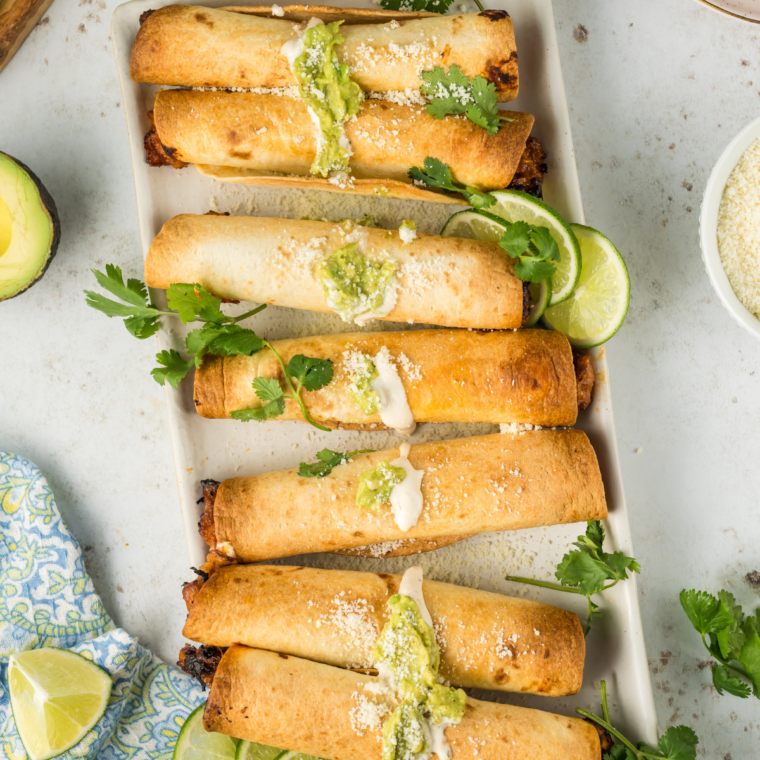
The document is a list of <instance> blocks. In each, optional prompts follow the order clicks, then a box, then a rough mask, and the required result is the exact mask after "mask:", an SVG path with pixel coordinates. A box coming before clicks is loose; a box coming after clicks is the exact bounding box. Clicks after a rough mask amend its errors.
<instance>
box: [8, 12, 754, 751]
mask: <svg viewBox="0 0 760 760" xmlns="http://www.w3.org/2000/svg"><path fill="white" fill-rule="evenodd" d="M468 1H469V0H468ZM116 5H117V2H116V0H113V1H109V2H105V1H104V0H57V2H55V3H54V4H53V5H52V7H51V9H50V11H49V12H48V14H47V15H46V16H45V17H44V18H43V19H42V21H41V22H40V24H39V25H38V27H37V28H36V29H35V30H34V31H33V32H32V35H31V37H30V38H29V40H28V41H27V42H26V44H25V45H24V46H23V48H22V49H21V51H20V52H19V53H18V54H17V55H16V57H15V58H14V60H13V61H11V63H10V64H9V65H8V67H7V68H6V69H5V71H4V72H3V73H2V74H1V75H0V149H2V150H4V151H7V152H8V153H11V154H12V155H15V156H17V157H18V158H20V159H21V160H23V161H24V162H26V163H28V164H29V165H30V166H31V167H32V168H33V169H34V170H35V171H36V172H37V173H38V174H39V175H40V177H41V178H42V179H43V181H44V182H45V183H46V184H47V186H48V188H49V190H50V191H51V193H52V194H53V196H54V197H55V199H56V202H57V204H58V208H59V210H60V215H61V221H62V225H63V242H62V244H61V248H60V251H59V253H58V257H57V259H56V260H55V262H54V263H53V265H52V267H51V269H50V271H49V272H48V274H47V275H46V276H45V278H44V279H43V280H42V281H41V282H40V283H39V284H37V285H36V286H35V287H34V288H32V290H30V291H29V292H28V293H26V294H25V295H23V296H22V297H20V298H17V299H14V300H12V301H9V302H7V303H3V304H1V305H0V327H1V328H2V336H3V342H2V354H1V355H0V449H5V450H11V451H15V452H17V453H19V454H23V455H24V456H27V457H29V458H30V459H32V460H33V461H35V462H36V463H37V464H38V465H39V466H40V467H41V468H42V470H43V471H44V472H45V474H46V475H47V477H48V479H49V481H50V484H51V486H52V488H53V490H54V492H55V494H56V497H57V499H58V504H59V506H60V508H61V511H62V512H63V514H64V517H65V519H66V521H67V522H68V524H69V526H70V527H71V529H72V530H73V531H74V533H75V534H76V535H77V536H78V538H79V540H80V541H81V543H82V545H83V547H84V551H85V557H86V558H87V565H88V569H89V571H90V573H91V574H92V576H93V578H94V581H95V585H96V587H97V590H98V592H99V593H100V594H101V596H102V597H103V601H104V603H105V605H106V607H107V609H108V610H109V611H110V612H111V614H112V615H113V616H114V617H115V619H116V621H117V623H118V624H119V625H121V626H123V627H125V628H127V629H128V630H129V631H130V632H132V633H133V634H136V635H138V636H139V637H140V639H141V641H142V642H143V643H144V644H146V645H147V646H149V647H151V648H152V649H154V650H156V651H157V652H158V653H159V654H160V655H161V656H163V657H164V658H166V659H167V660H170V661H172V660H173V659H174V658H175V656H176V652H177V650H178V648H179V646H180V645H181V641H182V640H181V637H180V629H181V625H182V621H183V619H184V615H183V605H182V602H181V599H180V595H179V591H180V585H181V583H182V582H183V581H184V580H186V579H187V577H188V568H187V565H188V562H187V557H186V552H185V544H184V539H183V535H182V530H181V526H180V515H179V509H178V504H177V494H176V488H175V483H174V477H173V470H172V461H171V451H170V447H169V437H168V433H167V427H166V414H165V410H164V399H163V391H162V390H161V388H159V387H158V386H157V385H156V384H155V383H154V382H153V380H152V379H151V378H150V375H149V374H148V373H149V369H150V367H151V366H152V355H153V354H154V353H155V348H154V345H153V343H152V342H151V341H147V342H146V343H139V342H137V341H135V340H134V339H133V338H131V337H130V336H129V335H128V334H127V332H126V331H125V330H123V329H122V328H119V327H118V326H117V324H116V323H115V322H109V321H108V320H106V319H104V318H101V317H96V316H94V315H93V314H92V313H91V312H90V310H89V309H88V308H87V307H86V306H85V304H84V299H83V297H82V290H83V288H85V287H90V286H91V284H92V281H91V275H90V274H89V269H90V268H91V267H93V266H102V265H103V264H104V263H106V262H109V261H119V262H120V263H121V264H122V266H124V267H125V268H126V269H128V270H129V271H130V272H132V273H137V272H139V271H140V266H141V261H142V253H141V251H140V245H139V239H138V228H137V214H136V209H135V201H134V187H133V183H132V172H131V167H130V160H129V153H128V149H127V141H126V128H125V122H124V115H123V113H122V107H121V95H120V92H119V87H118V83H117V80H116V70H115V66H114V61H113V53H112V50H111V42H110V36H109V25H110V17H111V13H112V11H113V9H114V7H115V6H116ZM554 8H555V15H556V23H557V32H558V35H559V41H560V50H561V55H562V63H563V69H564V78H565V87H566V89H567V97H568V102H569V105H570V113H571V120H572V127H573V137H574V140H575V148H576V156H577V163H578V170H579V173H580V179H581V188H582V192H583V201H584V207H585V210H586V218H587V220H588V223H589V224H591V225H593V226H595V227H599V228H601V229H603V230H604V231H605V232H606V233H607V234H608V235H609V236H610V237H611V238H612V239H613V240H614V241H615V242H616V244H617V245H618V247H619V248H620V250H621V252H622V253H623V256H624V257H625V259H626V261H627V263H628V267H629V270H630V273H631V279H632V305H631V311H630V314H629V317H628V321H627V323H626V325H625V327H624V329H623V330H622V331H621V332H620V333H619V335H618V336H617V337H616V338H615V339H614V341H612V342H611V343H610V344H609V346H608V348H607V350H608V358H609V361H610V365H611V374H612V386H613V397H614V405H615V411H616V413H617V420H616V424H617V431H618V439H619V445H620V452H621V459H622V466H623V474H624V479H625V487H626V493H627V498H628V506H629V511H630V515H631V523H632V524H631V528H632V532H633V540H634V546H635V550H636V556H637V558H638V559H639V560H640V561H641V564H642V566H643V568H644V572H643V574H642V576H641V579H640V582H639V589H640V594H641V609H642V614H643V617H644V630H645V632H646V644H647V649H648V653H649V657H650V668H651V673H652V680H653V685H654V690H655V700H656V704H657V711H658V717H659V720H660V724H661V725H662V726H663V727H665V726H668V725H671V724H673V723H680V722H683V723H687V724H689V725H691V726H693V727H694V728H695V730H696V731H697V733H698V734H699V736H700V738H701V744H700V749H699V754H700V756H704V757H708V758H720V759H721V760H729V759H730V758H732V759H733V760H740V759H741V760H747V759H749V758H751V757H756V756H757V755H758V746H760V702H758V701H757V700H755V699H751V700H745V701H742V700H739V699H737V698H734V697H729V696H724V697H718V695H717V693H716V692H715V690H714V689H713V687H712V685H711V679H710V673H709V669H707V668H705V667H704V661H705V655H706V652H704V650H703V649H701V645H700V644H699V640H698V637H697V636H696V634H695V633H694V632H693V631H692V630H691V627H690V624H689V623H688V621H687V619H686V617H685V616H684V615H683V613H682V612H681V610H680V606H679V605H678V592H679V591H680V590H681V588H683V587H684V586H687V587H693V586H697V587H701V588H704V589H706V590H711V591H717V590H718V589H719V588H721V587H725V588H727V589H729V590H731V591H732V592H733V593H734V594H735V595H736V596H737V598H738V600H739V601H740V603H743V604H744V605H745V607H751V608H753V609H754V608H755V607H757V606H760V574H759V573H758V571H760V550H759V549H758V546H760V521H759V520H758V509H759V508H760V497H759V496H758V494H760V466H759V460H758V451H760V403H759V402H760V343H758V342H757V341H755V340H754V339H753V338H752V337H751V336H749V335H747V334H746V333H745V332H744V331H743V330H742V329H741V328H740V327H738V326H737V325H736V324H735V323H734V322H733V321H732V320H731V318H730V317H729V316H728V314H727V312H726V311H725V310H724V309H723V307H722V306H721V305H720V303H719V302H718V300H717V298H716V297H715V296H714V294H713V292H712V289H711V287H710V284H709V282H708V279H707V275H706V274H705V270H704V267H703V265H702V260H701V256H700V251H699V241H698V230H697V219H698V215H699V205H700V201H701V197H702V192H703V188H704V185H705V182H706V180H707V177H708V175H709V172H710V169H711V168H712V165H713V163H714V161H715V160H716V158H717V157H718V155H719V154H720V153H721V151H722V150H723V147H724V146H725V145H726V143H727V142H728V141H729V140H730V139H731V137H732V136H733V135H734V134H735V133H736V132H738V131H739V129H741V128H742V127H743V126H744V125H745V124H747V123H748V122H749V121H750V120H752V119H754V118H756V117H757V115H758V113H759V112H760V27H757V26H753V25H750V24H746V25H745V24H742V23H740V22H737V21H735V20H732V19H730V18H728V17H725V16H721V15H718V14H716V13H714V12H712V11H710V10H709V9H707V8H705V7H704V6H701V5H699V4H698V3H696V2H693V0H635V2H621V1H620V0H616V1H615V0H554Z"/></svg>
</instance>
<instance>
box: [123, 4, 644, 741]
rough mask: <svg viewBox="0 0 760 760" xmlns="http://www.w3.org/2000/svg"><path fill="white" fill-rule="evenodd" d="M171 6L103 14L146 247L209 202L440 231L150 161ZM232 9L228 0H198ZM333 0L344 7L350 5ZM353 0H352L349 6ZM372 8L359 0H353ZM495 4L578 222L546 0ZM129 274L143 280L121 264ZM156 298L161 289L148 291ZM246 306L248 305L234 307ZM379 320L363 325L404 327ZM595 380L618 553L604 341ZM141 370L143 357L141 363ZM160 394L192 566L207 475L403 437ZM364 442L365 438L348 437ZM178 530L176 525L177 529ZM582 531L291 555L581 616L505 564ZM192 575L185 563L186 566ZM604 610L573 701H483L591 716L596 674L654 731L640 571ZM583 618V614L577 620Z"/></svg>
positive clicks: (341, 202) (461, 431) (621, 503)
mask: <svg viewBox="0 0 760 760" xmlns="http://www.w3.org/2000/svg"><path fill="white" fill-rule="evenodd" d="M165 4H167V3H164V2H159V3H156V0H133V1H132V2H129V3H126V4H125V5H122V6H120V7H119V8H117V10H116V12H115V13H114V17H113V23H112V34H113V43H114V49H115V53H116V62H117V66H118V70H119V78H120V80H121V87H122V93H123V99H124V106H125V112H126V116H127V127H128V130H129V141H130V147H131V150H132V161H133V165H134V176H135V187H136V192H137V209H138V214H139V219H140V234H141V239H142V244H143V249H144V251H145V252H147V250H148V247H149V245H150V242H151V240H152V239H153V237H154V236H155V235H156V234H157V233H158V231H159V229H160V228H161V225H162V224H163V223H164V222H165V221H167V220H168V219H169V218H170V217H172V216H174V215H175V214H179V213H183V212H192V213H205V212H206V211H208V210H209V208H210V207H214V206H216V207H218V208H219V209H220V210H223V211H231V212H232V213H238V214H241V213H255V214H258V215H268V216H282V217H292V218H299V217H302V216H311V217H328V218H346V217H353V218H359V217H361V216H362V214H364V213H371V214H374V215H375V216H377V218H378V219H379V221H380V222H381V223H382V224H383V226H387V227H391V226H395V227H398V225H399V224H400V223H401V221H402V220H403V219H415V220H416V221H417V223H418V225H419V227H420V230H421V231H423V232H439V231H440V229H441V227H442V226H443V223H444V222H445V220H446V219H447V218H448V216H449V214H451V213H454V212H455V211H458V210H460V209H461V207H457V206H449V205H448V204H445V205H444V204H425V203H420V202H401V201H395V200H388V199H382V198H365V197H360V196H356V197H349V196H346V195H343V194H335V193H320V192H315V191H304V190H279V189H267V188H251V187H245V186H242V187H241V186H233V185H229V184H228V185H224V184H220V183H214V182H213V181H212V180H209V179H207V178H204V177H202V176H201V175H200V174H199V173H198V172H197V171H196V170H195V169H194V168H192V167H189V168H187V169H183V170H180V171H176V170H174V169H171V168H169V167H163V168H160V169H154V168H150V167H149V166H148V165H147V164H146V163H145V158H144V154H143V135H144V133H145V131H146V130H147V128H148V121H147V118H146V116H145V112H146V111H147V110H148V109H149V108H150V107H151V104H152V100H153V94H152V93H153V92H154V91H155V90H156V88H154V87H150V86H147V85H137V84H134V83H133V82H132V81H131V79H130V77H129V53H130V48H131V45H132V41H133V40H134V36H135V33H136V32H137V29H138V18H139V16H140V14H141V13H142V12H143V11H145V10H147V9H149V8H157V7H160V6H162V5H165ZM202 4H205V5H210V6H220V5H229V4H230V2H229V0H212V1H211V2H208V3H202ZM335 4H336V5H343V6H348V5H349V3H347V2H337V3H335ZM354 4H355V5H356V4H357V3H354ZM358 4H359V5H367V6H368V5H369V3H368V2H363V3H358ZM490 6H491V7H497V8H499V7H501V8H504V9H505V10H508V11H509V13H510V14H511V16H512V19H513V21H514V24H515V29H516V34H517V43H518V49H519V54H520V93H521V94H520V96H519V98H518V99H517V100H516V101H514V103H513V104H510V107H513V108H514V109H515V110H524V111H528V112H530V113H532V114H534V115H535V116H536V127H535V130H534V134H535V135H536V137H537V138H538V139H539V140H540V141H541V142H542V143H543V145H544V147H545V149H546V151H547V153H548V156H549V158H548V163H549V174H548V176H547V181H546V184H545V197H546V200H547V202H548V203H550V204H551V205H552V206H554V207H555V208H557V209H558V210H559V211H560V212H561V213H562V214H564V215H565V217H566V218H567V219H568V220H570V221H574V222H580V223H583V221H584V217H583V208H582V205H581V197H580V188H579V186H578V176H577V172H576V167H575V159H574V156H573V144H572V138H571V136H570V123H569V118H568V112H567V103H566V101H565V91H564V85H563V82H562V71H561V68H560V61H559V52H558V48H557V38H556V34H555V30H554V18H553V14H552V6H551V0H511V2H506V3H505V2H504V1H503V0H497V2H495V3H493V2H492V3H491V4H490ZM129 275H130V276H141V274H140V273H138V272H130V273H129ZM156 296H157V301H158V303H162V301H163V298H164V296H163V293H161V292H159V293H156ZM238 308H239V309H241V311H239V312H238V313H242V310H244V308H245V307H244V305H241V306H240V307H238ZM250 322H251V324H250V326H251V327H254V328H255V329H256V330H257V331H259V332H260V333H262V334H264V335H266V336H267V337H269V338H284V337H294V336H302V335H315V334H320V333H338V332H345V331H346V328H345V325H344V323H342V322H341V321H340V320H339V319H338V318H337V317H336V316H334V315H318V314H312V313H308V312H302V311H296V310H292V309H284V308H275V307H270V308H268V309H266V310H265V311H264V312H262V313H261V314H260V315H257V316H256V317H254V318H252V319H251V320H250ZM402 327H403V326H401V325H394V324H389V323H385V324H383V325H375V326H373V328H372V329H378V330H379V329H402ZM185 334H186V330H185V329H184V328H183V327H182V325H181V324H179V323H178V322H176V321H175V322H172V323H171V325H169V324H168V323H167V324H166V325H165V326H164V328H162V330H161V331H160V333H159V334H158V343H159V347H160V348H161V349H165V348H175V349H177V350H180V351H182V350H183V348H184V337H185ZM592 356H593V360H594V367H595V369H596V373H597V378H598V386H597V389H596V393H595V397H594V403H593V405H592V406H591V408H589V409H588V410H587V411H586V412H584V413H583V414H582V415H581V419H580V421H579V427H581V428H583V429H584V430H585V431H586V432H587V433H588V434H589V436H590V438H591V440H592V442H593V444H594V447H595V449H596V452H597V455H598V457H599V461H600V465H601V468H602V474H603V477H604V482H605V487H606V491H607V499H608V503H609V507H610V518H609V520H608V522H607V527H608V531H609V539H608V543H609V544H610V545H611V546H613V547H614V548H615V549H617V550H620V551H623V552H625V553H626V554H631V553H632V551H633V550H632V547H631V539H630V529H629V524H628V513H627V510H626V504H625V498H624V496H623V486H622V481H621V476H620V463H619V461H618V454H617V444H616V442H615V430H614V424H613V416H612V404H611V399H610V384H609V371H608V368H607V361H606V359H605V356H604V348H599V349H596V350H594V352H593V353H592ZM147 371H148V368H147V367H146V372H147ZM166 400H167V406H168V411H169V426H170V433H171V438H172V447H173V451H174V463H175V470H176V474H177V484H178V488H179V497H180V506H181V509H182V517H183V521H184V530H185V534H186V537H187V545H188V552H189V555H190V563H191V564H193V565H199V564H201V562H203V559H204V556H205V551H204V550H205V545H204V543H203V541H202V540H201V539H200V537H199V536H198V533H197V522H198V516H199V511H200V507H198V506H197V505H196V501H197V499H198V498H199V496H200V494H201V489H200V485H199V481H200V480H201V479H202V478H214V479H216V480H223V479H225V478H229V477H233V476H236V475H249V474H250V475H252V474H256V473H260V472H264V471H269V470H275V469H283V468H289V467H294V466H297V465H298V463H299V462H300V461H302V460H304V461H310V460H313V457H314V454H315V453H316V452H317V451H319V450H320V449H321V448H323V447H325V446H329V447H330V448H332V449H337V450H341V449H344V450H351V448H352V447H353V448H374V449H378V450H379V449H383V448H389V447H391V446H396V445H398V440H399V439H397V438H396V436H395V435H394V434H393V433H388V432H377V433H356V432H348V431H342V432H332V433H320V432H319V431H317V430H315V429H314V428H311V427H309V426H307V425H304V424H303V423H298V422H281V423H278V422H271V423H266V424H259V423H239V422H233V421H231V420H205V419H202V418H201V417H199V416H198V415H197V414H196V412H195V409H194V405H193V399H192V382H191V381H185V382H184V383H183V384H182V386H181V388H180V390H179V391H173V390H172V389H171V388H168V386H167V392H166ZM497 431H498V428H496V427H495V426H493V425H425V426H422V427H421V429H420V430H419V432H418V433H416V434H415V439H417V440H430V439H440V438H451V437H459V436H462V435H467V434H470V435H472V434H477V433H486V432H497ZM359 441H361V445H356V444H358V442H359ZM177 527H178V529H179V525H178V526H177ZM584 529H585V525H584V524H576V525H571V526H559V527H553V528H547V529H539V530H531V531H520V532H514V533H500V534H487V535H482V536H478V537H475V538H472V539H469V540H467V541H463V542H461V543H459V544H455V545H454V546H451V547H448V548H445V549H441V550H438V551H436V552H431V553H428V554H423V555H418V556H417V557H405V558H399V559H393V560H382V559H358V558H350V557H339V556H336V555H327V554H325V555H310V556H308V557H299V558H292V559H289V560H287V562H288V563H289V564H299V563H300V564H309V565H313V566H320V567H340V568H349V567H350V568H354V569H364V570H369V571H379V570H381V569H382V570H384V571H386V572H399V571H402V570H403V569H404V568H406V567H409V566H411V565H412V564H415V563H418V564H421V565H422V566H423V567H424V569H425V574H426V577H430V578H434V579H436V580H442V581H450V582H454V583H459V584H462V585H468V586H473V587H479V588H482V589H486V590H490V591H499V592H503V593H512V594H516V593H527V594H528V595H529V596H531V597H533V598H540V599H542V600H545V601H547V602H549V603H552V604H558V605H562V606H564V607H567V608H570V609H574V610H576V611H578V612H579V613H580V614H581V616H584V615H585V609H584V606H585V600H582V603H578V601H579V600H578V599H577V598H576V597H574V596H572V595H570V594H563V593H559V592H552V591H544V590H542V589H531V590H529V591H528V590H526V589H525V588H524V587H519V586H517V585H514V584H509V583H507V582H506V581H504V580H503V576H504V574H505V573H510V574H518V575H523V576H530V577H538V578H545V579H546V578H550V577H551V576H552V575H553V570H554V568H555V567H556V564H557V563H558V562H559V560H560V559H561V558H562V555H563V553H564V552H565V551H566V550H567V547H568V546H569V544H570V543H571V542H572V541H573V540H575V538H576V536H577V535H578V534H579V533H582V532H583V531H584ZM188 576H190V573H188ZM603 607H604V613H605V614H604V617H603V618H602V619H601V620H599V621H597V622H596V623H595V626H594V631H592V633H591V635H590V637H589V639H588V657H587V661H586V672H585V679H584V685H583V689H582V690H581V693H580V694H579V695H577V696H575V697H571V698H567V699H547V698H544V697H525V696H519V695H504V694H498V695H496V694H494V695H489V698H492V699H496V700H506V701H509V702H512V703H517V704H528V705H530V706H532V707H536V708H540V709H544V710H551V711H555V712H564V713H567V714H572V713H573V710H574V709H575V707H578V706H583V707H587V708H590V709H593V710H595V711H596V712H598V710H599V707H598V705H599V698H598V694H599V692H598V687H599V681H600V679H602V678H605V679H606V680H607V682H608V687H609V689H610V692H611V700H612V702H613V703H614V706H613V713H614V719H615V722H616V725H617V726H618V727H619V728H620V729H621V730H623V731H625V732H626V734H628V735H630V736H631V737H632V738H635V739H636V740H640V741H648V742H650V743H653V742H655V741H656V728H657V727H656V716H655V711H654V701H653V698H652V689H651V684H650V681H649V669H648V666H647V658H646V653H645V651H644V637H643V633H642V627H641V616H640V613H639V604H638V599H637V596H636V582H635V580H630V581H627V582H626V583H623V584H620V585H619V586H617V587H616V588H615V589H614V591H612V592H608V594H607V595H606V599H605V600H604V602H603ZM583 619H585V617H584V618H583Z"/></svg>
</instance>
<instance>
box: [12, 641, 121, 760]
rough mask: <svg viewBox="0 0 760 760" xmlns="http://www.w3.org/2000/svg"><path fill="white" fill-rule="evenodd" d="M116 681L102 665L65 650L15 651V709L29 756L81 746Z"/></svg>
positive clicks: (38, 758) (40, 757)
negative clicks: (113, 681) (16, 652)
mask: <svg viewBox="0 0 760 760" xmlns="http://www.w3.org/2000/svg"><path fill="white" fill-rule="evenodd" d="M112 685H113V684H112V682H111V677H110V676H109V675H108V673H106V671H105V670H103V668H101V667H98V666H97V665H95V664H94V663H93V662H90V661H89V660H87V659H85V658H84V657H82V655H79V654H76V653H75V652H69V651H67V650H65V649H53V648H44V649H30V650H28V651H26V652H21V653H20V654H14V655H11V657H10V658H9V659H8V690H9V692H10V698H11V709H12V710H13V718H14V720H15V721H16V728H17V729H18V733H19V736H20V737H21V741H22V743H23V745H24V749H25V750H26V753H27V755H29V758H30V760H46V759H47V758H50V757H56V755H60V754H62V753H63V752H65V751H66V750H67V749H70V748H71V747H73V746H74V745H75V744H78V743H79V742H80V741H81V740H82V738H83V737H84V735H85V734H86V733H87V732H88V731H89V730H90V729H91V728H92V727H93V726H94V725H95V724H96V723H97V722H98V721H99V720H100V718H101V716H102V715H103V713H104V712H105V711H106V706H107V705H108V698H109V697H110V695H111V686H112Z"/></svg>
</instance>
